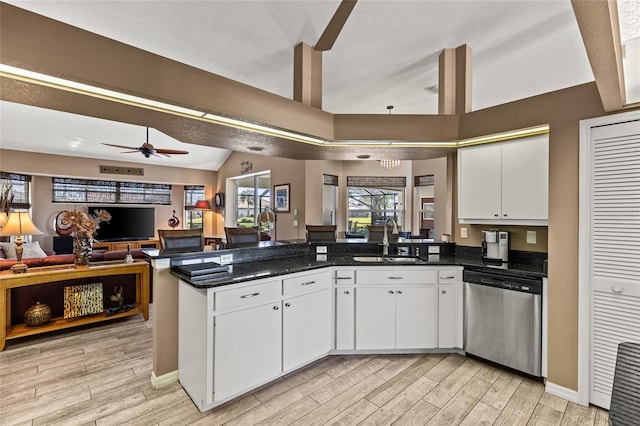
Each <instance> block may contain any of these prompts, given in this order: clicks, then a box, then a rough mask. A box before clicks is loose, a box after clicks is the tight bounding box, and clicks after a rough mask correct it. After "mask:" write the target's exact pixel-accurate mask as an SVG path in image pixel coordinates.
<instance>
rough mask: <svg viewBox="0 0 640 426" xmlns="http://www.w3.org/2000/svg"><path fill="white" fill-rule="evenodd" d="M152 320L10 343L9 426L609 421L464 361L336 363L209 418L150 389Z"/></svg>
mask: <svg viewBox="0 0 640 426" xmlns="http://www.w3.org/2000/svg"><path fill="white" fill-rule="evenodd" d="M151 326H152V322H151V321H148V322H145V321H144V320H143V319H142V316H136V317H133V318H129V319H124V320H120V321H117V322H114V323H105V324H101V325H97V326H90V327H86V328H83V329H81V330H67V331H64V332H57V333H50V334H47V335H42V336H39V337H33V338H29V339H22V340H19V341H11V342H8V343H7V348H6V349H5V351H4V352H2V353H0V424H2V425H14V424H17V425H41V424H60V425H65V426H68V425H100V426H102V425H136V426H137V425H172V426H173V425H218V424H227V425H254V424H261V425H288V424H295V425H324V424H332V425H349V424H364V425H386V424H395V425H424V424H429V425H447V426H450V425H509V426H513V425H580V426H584V425H606V424H607V422H608V415H607V412H606V411H604V410H600V409H596V408H594V407H590V408H586V407H582V406H579V405H576V404H573V403H570V402H567V401H565V400H562V399H560V398H557V397H555V396H552V395H550V394H548V393H545V392H544V386H543V385H542V383H540V382H536V381H533V380H530V379H528V378H523V377H521V376H519V375H516V374H514V373H511V372H508V371H504V370H501V369H498V368H495V367H493V366H490V365H487V364H485V363H483V362H480V361H477V360H474V359H470V358H465V357H463V356H460V355H445V354H431V355H376V356H331V357H327V358H325V359H323V360H320V361H318V362H316V363H314V364H312V365H311V366H309V367H307V368H304V369H303V370H301V371H298V372H296V373H294V374H291V375H289V376H287V377H285V378H284V379H281V380H279V381H277V382H275V383H272V384H271V385H268V386H265V387H263V388H261V389H259V390H257V391H256V392H253V393H251V394H250V395H247V396H245V397H242V398H239V399H237V400H234V401H232V402H230V403H228V404H226V405H224V406H222V407H219V408H218V409H215V410H213V411H209V412H207V413H200V412H199V411H198V409H197V408H196V407H195V405H194V404H193V403H192V402H191V400H190V399H189V397H188V396H187V394H186V393H185V392H184V390H183V389H182V388H181V387H180V385H179V384H177V383H176V384H174V385H171V386H168V387H166V388H163V389H160V390H153V389H152V388H151V383H150V376H151V368H152V353H151V352H152V350H151V341H152V330H151Z"/></svg>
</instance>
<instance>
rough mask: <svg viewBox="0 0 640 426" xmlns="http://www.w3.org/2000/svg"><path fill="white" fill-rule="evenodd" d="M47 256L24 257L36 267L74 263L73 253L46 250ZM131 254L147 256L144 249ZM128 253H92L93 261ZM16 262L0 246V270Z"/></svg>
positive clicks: (24, 260) (28, 264)
mask: <svg viewBox="0 0 640 426" xmlns="http://www.w3.org/2000/svg"><path fill="white" fill-rule="evenodd" d="M44 253H45V254H46V256H44V257H24V256H23V257H22V262H24V263H25V264H26V265H27V266H28V267H29V268H35V267H38V266H55V265H66V264H72V263H73V254H55V252H54V251H50V250H44ZM130 253H131V256H133V258H134V259H146V256H145V255H144V254H143V253H142V249H132V250H131V251H130ZM126 255H127V250H115V251H105V252H101V251H94V252H93V253H92V254H91V262H100V261H109V260H123V261H124V258H125V256H126ZM15 263H16V258H15V257H12V258H6V257H5V253H4V250H2V248H0V271H4V270H7V269H9V268H11V266H13V265H14V264H15Z"/></svg>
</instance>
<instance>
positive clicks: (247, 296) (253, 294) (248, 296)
mask: <svg viewBox="0 0 640 426" xmlns="http://www.w3.org/2000/svg"><path fill="white" fill-rule="evenodd" d="M255 296H260V293H249V294H245V295H243V296H240V299H248V298H250V297H255Z"/></svg>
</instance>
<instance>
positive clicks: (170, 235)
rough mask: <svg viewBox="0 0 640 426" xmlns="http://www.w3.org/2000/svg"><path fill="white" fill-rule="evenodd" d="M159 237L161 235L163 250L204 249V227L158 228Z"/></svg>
mask: <svg viewBox="0 0 640 426" xmlns="http://www.w3.org/2000/svg"><path fill="white" fill-rule="evenodd" d="M158 237H160V248H161V249H162V250H173V251H202V250H204V230H202V229H158Z"/></svg>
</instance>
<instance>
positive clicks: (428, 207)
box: [422, 203, 434, 220]
mask: <svg viewBox="0 0 640 426" xmlns="http://www.w3.org/2000/svg"><path fill="white" fill-rule="evenodd" d="M433 210H434V203H422V220H433V213H434V211H433Z"/></svg>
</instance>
